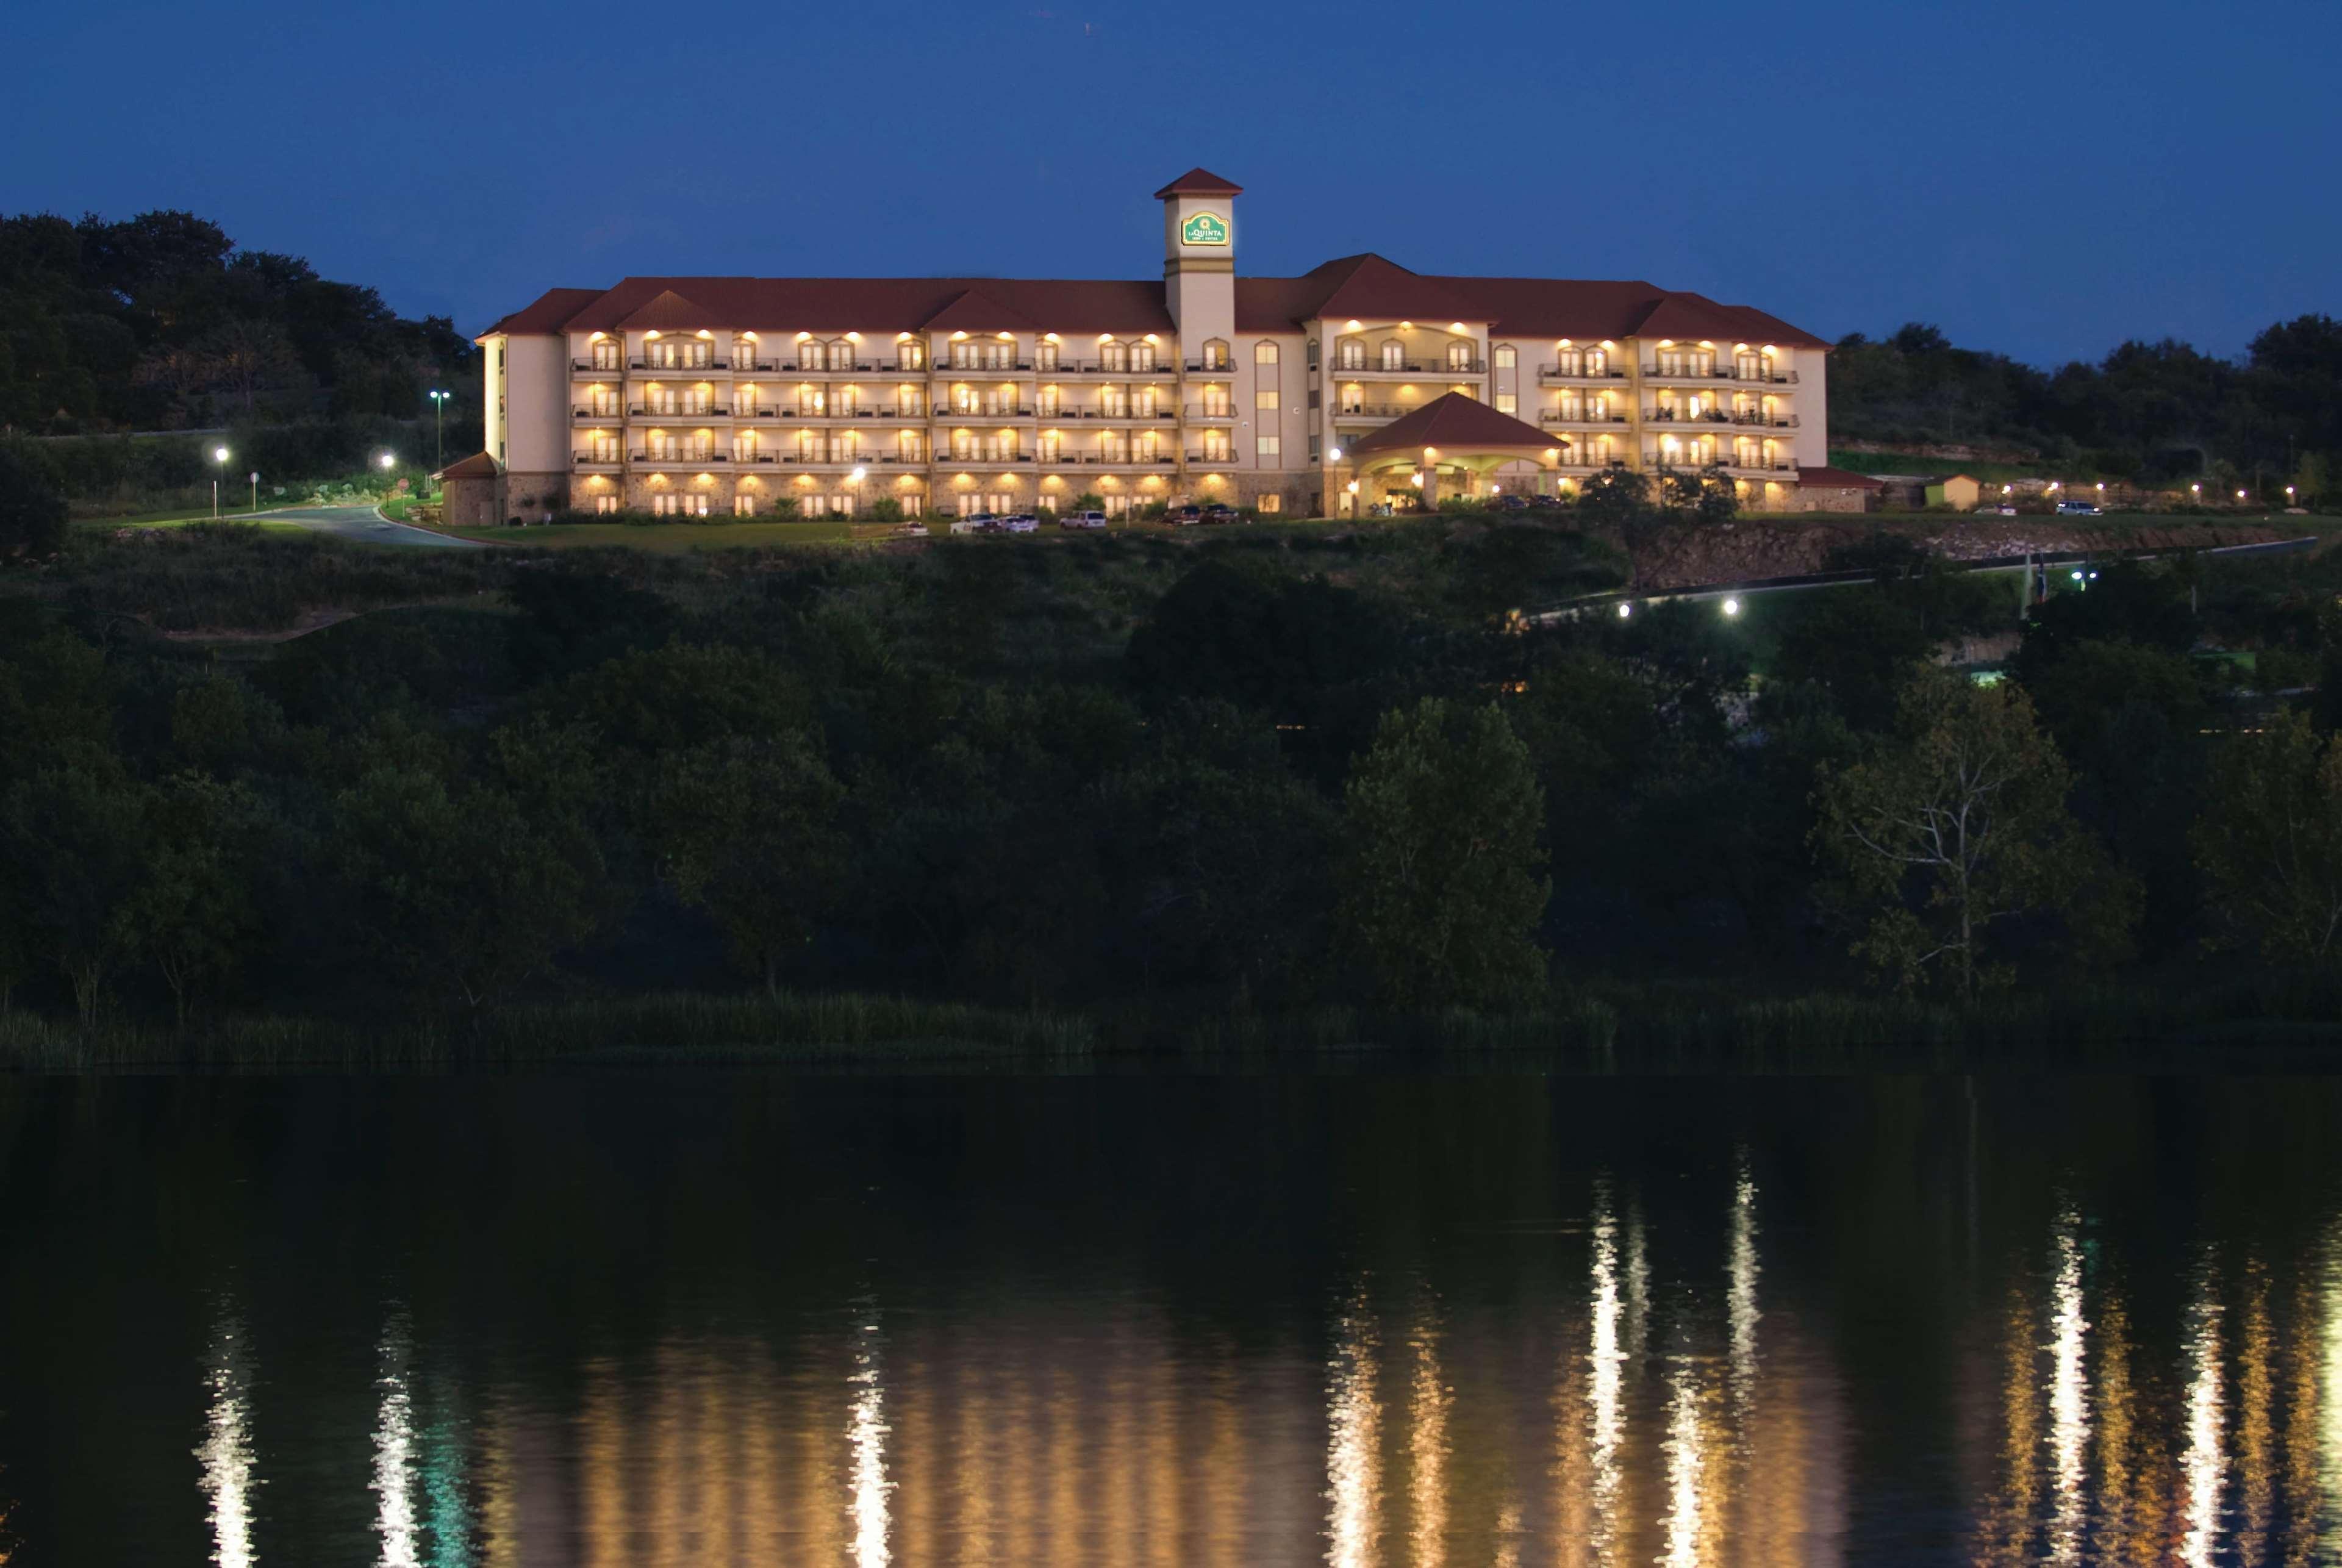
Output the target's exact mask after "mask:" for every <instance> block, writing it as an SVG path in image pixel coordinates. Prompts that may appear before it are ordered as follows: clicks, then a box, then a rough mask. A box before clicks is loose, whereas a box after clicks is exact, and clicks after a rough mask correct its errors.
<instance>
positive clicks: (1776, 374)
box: [1643, 365, 1797, 386]
mask: <svg viewBox="0 0 2342 1568" xmlns="http://www.w3.org/2000/svg"><path fill="white" fill-rule="evenodd" d="M1643 375H1644V376H1645V377H1646V379H1648V380H1652V381H1732V382H1738V383H1740V384H1741V385H1756V386H1794V385H1797V372H1796V371H1794V370H1750V371H1744V370H1742V369H1740V368H1739V367H1738V366H1737V365H1711V366H1710V367H1709V368H1707V369H1706V370H1698V369H1695V368H1692V367H1690V366H1678V367H1676V368H1674V369H1668V370H1663V369H1661V368H1660V367H1659V366H1657V365H1645V366H1643Z"/></svg>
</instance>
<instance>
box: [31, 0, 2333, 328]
mask: <svg viewBox="0 0 2342 1568" xmlns="http://www.w3.org/2000/svg"><path fill="white" fill-rule="evenodd" d="M0 46H5V51H6V57H7V58H8V59H9V61H10V70H9V85H8V91H7V92H6V93H5V95H0V145H4V146H5V147H6V149H7V152H6V153H5V155H0V210H5V211H18V210H25V209H34V210H52V211H55V212H60V213H65V214H67V215H77V214H79V213H81V212H83V211H85V210H95V211H97V212H100V213H104V214H106V215H129V214H131V213H133V212H136V211H139V210H142V209H145V208H147V207H156V206H171V207H185V208H190V209H193V210H194V211H196V212H199V213H202V214H204V215H207V216H210V217H212V218H214V219H215V220H217V221H218V222H219V223H221V224H222V225H224V226H225V228H226V229H227V231H228V232H229V233H230V234H231V235H234V236H235V239H236V240H237V241H238V242H239V243H240V244H243V245H247V246H251V247H254V248H259V249H267V250H278V251H289V252H292V253H294V254H296V255H305V256H307V257H308V258H309V259H310V260H311V261H312V262H313V263H314V264H315V265H316V266H317V268H318V269H319V271H321V272H323V273H324V274H325V275H327V276H330V277H335V278H342V279H347V280H350V281H354V282H361V283H370V284H373V285H375V286H377V287H379V288H380V289H381V290H382V292H383V294H384V295H385V297H386V298H387V299H388V300H389V301H390V302H391V304H392V305H395V306H396V307H397V308H399V309H400V310H402V311H405V312H407V313H410V314H420V313H425V312H430V313H444V314H447V315H453V316H454V317H455V321H456V324H457V325H459V326H461V327H463V328H465V330H467V331H476V330H477V329H479V328H480V327H481V326H483V325H485V324H486V323H487V322H488V321H490V320H491V319H493V318H494V317H495V315H498V314H500V313H502V312H504V311H505V310H508V309H512V308H515V307H517V306H519V305H523V304H525V303H526V302H527V301H528V300H529V299H530V298H532V297H534V296H535V295H536V294H537V293H538V292H539V291H540V290H541V289H543V288H545V287H547V286H550V285H556V284H566V285H606V284H609V283H613V282H615V281H616V280H617V279H618V278H620V277H622V276H624V275H626V274H627V273H630V272H636V273H659V272H666V273H756V274H766V275H790V274H831V275H836V274H849V275H850V274H874V275H904V274H930V273H959V272H965V273H999V274H1022V275H1044V276H1050V275H1054V276H1076V277H1078V276H1101V277H1147V276H1155V275H1159V270H1160V265H1161V253H1160V250H1159V246H1160V244H1161V229H1160V222H1161V220H1160V217H1159V215H1158V214H1157V209H1156V206H1155V205H1154V204H1153V203H1152V202H1151V201H1150V200H1149V199H1148V193H1150V192H1151V191H1153V190H1154V189H1155V188H1156V186H1157V185H1160V184H1162V183H1163V182H1164V181H1165V180H1166V179H1168V178H1169V177H1171V176H1172V175H1176V174H1178V173H1179V172H1180V171H1182V170H1184V169H1186V168H1187V167H1188V166H1190V165H1196V164H1201V165H1205V166H1206V167H1207V168H1211V169H1214V170H1216V171H1217V172H1219V173H1221V174H1224V175H1227V176H1228V177H1229V178H1231V179H1233V180H1235V181H1236V182H1237V183H1238V184H1240V185H1244V186H1245V187H1246V191H1247V195H1246V196H1245V197H1244V199H1243V201H1242V202H1241V204H1240V205H1239V206H1238V209H1237V210H1238V213H1239V215H1240V221H1241V222H1242V223H1243V224H1244V225H1245V226H1244V228H1243V230H1242V233H1241V234H1240V235H1239V240H1240V245H1241V255H1239V257H1238V265H1239V267H1240V268H1241V270H1243V271H1245V272H1248V273H1256V274H1268V273H1289V272H1296V271H1300V270H1304V269H1306V268H1307V267H1308V266H1311V265H1315V264H1316V263H1317V262H1319V261H1322V260H1324V259H1326V258H1327V257H1330V256H1336V255H1346V254H1348V253H1351V252H1354V251H1361V250H1374V251H1379V252H1381V253H1382V254H1384V255H1387V256H1389V257H1390V258H1392V259H1393V260H1395V261H1397V262H1400V263H1402V264H1404V265H1409V266H1413V267H1415V268H1416V269H1418V270H1421V271H1426V272H1453V273H1510V274H1529V275H1556V276H1578V277H1645V278H1648V279H1650V280H1651V281H1652V282H1654V283H1657V284H1660V285H1666V286H1670V287H1676V288H1693V289H1698V290H1700V291H1702V292H1704V293H1707V294H1711V295H1716V296H1717V297H1719V298H1722V299H1726V300H1728V301H1733V302H1737V303H1746V304H1751V305H1760V306H1762V307H1764V308H1766V309H1767V310H1771V311H1773V312H1774V313H1776V314H1777V315H1783V316H1786V317H1787V318H1788V319H1789V320H1791V321H1793V322H1796V323H1797V324H1798V325H1801V326H1805V327H1807V328H1808V329H1810V330H1813V331H1816V332H1819V333H1822V334H1824V335H1827V336H1831V337H1836V336H1837V335H1840V334H1843V333H1846V332H1849V331H1857V330H1859V331H1865V332H1869V333H1872V334H1874V335H1875V334H1880V333H1884V332H1887V331H1891V330H1892V329H1893V328H1894V327H1895V326H1896V325H1898V324H1900V323H1901V322H1904V321H1906V320H1912V319H1918V320H1927V321H1933V322H1935V323H1937V324H1938V325H1941V326H1942V327H1943V328H1944V329H1945V330H1946V331H1947V333H1949V334H1950V335H1952V337H1953V338H1954V340H1955V341H1957V342H1960V343H1963V344H1967V345H1975V346H1979V347H1988V348H1997V349H2001V350H2004V351H2006V352H2008V353H2011V354H2014V355H2017V356H2018V357H2020V358H2023V359H2027V360H2031V361H2034V362H2037V363H2044V364H2046V363H2052V362H2056V361H2059V360H2063V359H2067V358H2071V357H2076V356H2082V357H2090V358H2095V357H2097V356H2098V355H2102V354H2104V353H2105V352H2106V351H2107V349H2108V348H2110V347H2112V346H2113V345H2115V344H2117V342H2119V341H2121V340H2122V339H2123V338H2125V337H2132V336H2137V337H2160V336H2163V335H2176V336H2179V337H2183V338H2187V339H2189V340H2191V341H2193V342H2195V343H2196V344H2197V345H2199V346H2201V347H2204V348H2207V349H2209V350H2212V351H2214V352H2217V353H2222V354H2233V353H2236V352H2238V351H2239V350H2241V349H2242V348H2243V346H2244V345H2245V343H2246V342H2247V339H2248V338H2250V336H2251V335H2252V334H2253V333H2254V332H2255V331H2257V329H2258V328H2260V327H2261V326H2263V325H2267V323H2269V322H2271V321H2274V320H2277V319H2278V318H2280V317H2287V316H2291V315H2297V314H2300V313H2302V312H2305V311H2325V312H2328V313H2337V314H2342V266H2337V256H2342V201H2337V199H2336V191H2337V184H2342V181H2337V154H2342V111H2337V102H2342V100H2337V94H2336V91H2335V88H2334V85H2333V84H2334V75H2333V73H2334V61H2335V57H2336V55H2337V46H2342V3H2337V0H2233V3H2231V4H2225V5H2223V4H2209V3H2206V0H2191V3H2189V4H2185V5H2183V4H2177V3H2174V0H2067V3H2059V0H1980V3H1977V4H1972V5H1918V4H1909V3H1907V0H1769V3H1768V0H1733V3H1731V4H1714V3H1710V0H1678V3H1677V4H1676V5H1667V6H1663V7H1656V8H1655V7H1653V6H1650V5H1642V4H1636V3H1633V0H1622V3H1619V4H1613V5H1602V4H1598V3H1596V4H1557V3H1554V0H1516V3H1512V4H1489V3H1487V0H1441V3H1438V4H1426V3H1424V0H1406V3H1404V4H1401V3H1396V0H1353V3H1350V4H1346V5H1276V4H1271V3H1267V0H1253V3H1250V4H1242V3H1239V4H1225V3H1221V0H1173V3H1167V4H1161V5H1136V4H1129V3H1126V0H901V3H895V4H887V3H885V0H861V3H859V4H842V5H824V6H807V5H789V4H777V5H773V4H766V5H692V4H684V5H646V4H643V3H642V0H633V3H631V4H626V5H613V4H603V3H600V0H558V3H555V0H532V3H528V4H519V5H501V6H499V5H466V4H455V3H454V0H407V3H405V4H401V5H384V6H377V5H358V4H351V3H347V0H326V3H324V4H319V3H317V0H302V3H298V4H295V3H291V0H221V3H216V4H209V5H205V4H191V3H174V4H169V5H119V4H114V3H111V0H77V3H73V4H35V0H10V3H8V4H6V5H0Z"/></svg>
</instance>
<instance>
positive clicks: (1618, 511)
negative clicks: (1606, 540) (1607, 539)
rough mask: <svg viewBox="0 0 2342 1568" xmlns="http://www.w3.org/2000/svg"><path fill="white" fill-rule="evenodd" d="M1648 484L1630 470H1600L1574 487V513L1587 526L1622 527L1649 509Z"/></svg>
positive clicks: (1642, 515) (1649, 490)
mask: <svg viewBox="0 0 2342 1568" xmlns="http://www.w3.org/2000/svg"><path fill="white" fill-rule="evenodd" d="M1650 504H1651V482H1650V480H1649V478H1647V477H1646V475H1644V474H1638V473H1636V472H1635V470H1633V469H1631V468H1604V469H1599V470H1597V471H1596V472H1595V473H1593V474H1587V475H1586V479H1585V480H1584V482H1583V483H1581V484H1579V485H1578V487H1577V514H1578V515H1579V516H1580V517H1582V518H1584V519H1585V520H1586V524H1587V525H1588V526H1590V527H1596V528H1602V527H1623V526H1625V525H1626V524H1630V523H1637V522H1640V521H1642V520H1643V519H1644V516H1645V514H1646V513H1648V511H1649V510H1650Z"/></svg>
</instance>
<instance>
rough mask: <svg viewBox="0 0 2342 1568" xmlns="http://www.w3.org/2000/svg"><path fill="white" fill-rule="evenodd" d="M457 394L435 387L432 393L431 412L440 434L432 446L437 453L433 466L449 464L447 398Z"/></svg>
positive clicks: (441, 466) (442, 466)
mask: <svg viewBox="0 0 2342 1568" xmlns="http://www.w3.org/2000/svg"><path fill="white" fill-rule="evenodd" d="M453 396H455V394H454V393H452V392H441V391H439V390H438V389H437V388H433V390H432V393H431V413H432V415H433V419H434V422H435V424H437V426H438V434H437V435H436V436H435V441H436V443H437V444H436V445H435V446H434V447H433V448H432V451H433V453H434V454H435V455H434V456H433V459H432V466H433V467H434V468H435V469H439V468H445V467H446V466H447V400H448V399H449V398H451V397H453Z"/></svg>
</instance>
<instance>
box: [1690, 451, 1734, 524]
mask: <svg viewBox="0 0 2342 1568" xmlns="http://www.w3.org/2000/svg"><path fill="white" fill-rule="evenodd" d="M1692 510H1693V511H1695V512H1696V513H1698V514H1699V520H1700V521H1701V522H1703V523H1729V522H1731V521H1732V520H1733V518H1735V517H1736V516H1738V515H1739V514H1740V487H1739V486H1738V485H1736V484H1734V483H1733V482H1732V475H1731V474H1728V473H1726V471H1725V468H1724V465H1723V464H1720V463H1711V464H1708V465H1707V466H1706V467H1705V468H1703V469H1701V470H1700V471H1699V495H1698V498H1697V499H1696V500H1695V501H1694V502H1693V503H1692Z"/></svg>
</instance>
